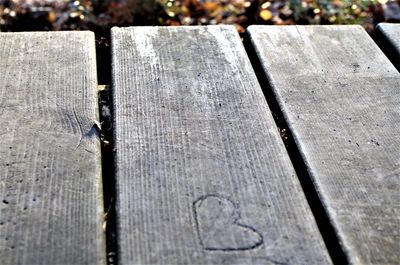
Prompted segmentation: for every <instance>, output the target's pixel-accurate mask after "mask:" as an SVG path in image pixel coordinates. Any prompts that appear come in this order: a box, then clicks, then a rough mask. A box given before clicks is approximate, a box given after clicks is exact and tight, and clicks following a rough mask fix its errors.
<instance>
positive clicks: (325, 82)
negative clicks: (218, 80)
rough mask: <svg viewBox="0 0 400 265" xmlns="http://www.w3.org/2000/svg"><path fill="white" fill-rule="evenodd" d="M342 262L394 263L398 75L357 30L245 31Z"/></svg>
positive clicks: (399, 225) (399, 246) (399, 200)
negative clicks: (333, 234) (334, 234)
mask: <svg viewBox="0 0 400 265" xmlns="http://www.w3.org/2000/svg"><path fill="white" fill-rule="evenodd" d="M249 33H250V36H251V41H252V43H253V44H254V47H255V50H256V52H257V53H258V55H259V57H260V58H261V61H262V65H263V68H264V71H265V72H266V75H267V77H268V79H269V82H270V85H271V87H272V90H273V92H274V93H275V95H276V97H277V100H278V103H279V105H280V107H281V109H282V111H283V114H284V116H285V118H286V120H287V121H288V123H289V128H290V130H291V131H292V133H293V135H294V138H295V139H294V140H295V141H296V143H297V145H298V147H299V149H300V152H301V154H302V156H303V158H304V159H305V161H306V165H307V167H308V170H309V173H310V175H311V177H312V179H313V181H314V183H315V187H316V189H317V191H318V192H319V195H320V198H321V199H322V201H323V204H324V205H325V206H326V210H327V212H328V214H329V216H330V218H331V220H332V223H333V225H334V227H335V228H336V230H337V233H338V235H339V238H340V240H341V244H342V245H343V248H344V251H345V252H346V255H347V256H348V258H349V260H350V262H351V263H352V264H398V262H399V260H400V241H399V233H400V193H399V189H400V178H399V175H400V157H399V151H400V138H399V135H400V109H399V104H400V90H399V87H400V76H399V73H398V72H397V71H396V69H395V68H394V67H393V65H392V64H391V63H390V62H389V60H388V59H387V58H386V57H385V56H384V54H383V53H382V52H381V51H380V50H379V48H378V47H377V46H376V45H375V44H374V43H373V41H372V40H371V39H370V37H369V36H368V35H367V33H366V32H365V31H364V30H363V29H362V27H360V26H330V27H324V26H309V27H307V26H298V27H296V26H290V27H275V26H274V27H263V26H251V27H250V28H249Z"/></svg>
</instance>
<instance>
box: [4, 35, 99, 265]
mask: <svg viewBox="0 0 400 265" xmlns="http://www.w3.org/2000/svg"><path fill="white" fill-rule="evenodd" d="M0 58H1V63H0V104H1V108H0V128H1V132H0V135H1V137H0V168H1V170H0V200H1V202H0V263H1V264H5V265H8V264H105V247H104V246H105V238H104V235H103V232H102V220H103V213H104V211H103V200H102V185H101V181H102V180H101V159H100V143H99V139H98V138H97V136H96V132H95V130H94V129H92V126H93V124H94V121H95V120H97V119H98V113H97V110H98V105H97V81H96V62H95V58H96V57H95V50H94V34H93V33H89V32H74V33H72V32H62V33H0Z"/></svg>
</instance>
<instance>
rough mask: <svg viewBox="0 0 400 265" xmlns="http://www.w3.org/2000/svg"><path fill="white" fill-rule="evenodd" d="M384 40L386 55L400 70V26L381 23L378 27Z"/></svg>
mask: <svg viewBox="0 0 400 265" xmlns="http://www.w3.org/2000/svg"><path fill="white" fill-rule="evenodd" d="M377 30H378V32H379V33H380V37H382V38H383V39H382V40H381V41H382V42H383V48H384V49H385V53H386V55H388V57H389V59H390V60H391V61H392V62H393V64H394V65H395V66H396V67H397V69H398V70H400V24H393V23H380V24H379V25H378V27H377Z"/></svg>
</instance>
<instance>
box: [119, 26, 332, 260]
mask: <svg viewBox="0 0 400 265" xmlns="http://www.w3.org/2000/svg"><path fill="white" fill-rule="evenodd" d="M112 47H113V49H112V56H113V80H114V84H113V88H114V89H113V93H114V110H115V116H114V119H115V123H114V125H115V126H114V128H115V147H116V178H117V213H118V220H117V221H118V235H119V243H120V245H119V246H120V249H119V258H120V261H121V263H122V264H329V263H330V259H329V257H328V254H327V251H326V249H325V247H324V243H323V241H322V239H321V236H320V234H319V231H318V229H317V226H316V224H315V221H314V218H313V216H312V214H311V211H310V209H309V207H308V205H307V202H306V200H305V197H304V194H303V192H302V189H301V187H300V184H299V181H298V179H297V177H296V175H295V172H294V170H293V168H292V165H291V163H290V160H289V158H288V155H287V153H286V150H285V147H284V146H283V143H282V141H281V139H280V136H279V134H278V130H277V128H276V125H275V124H274V121H273V118H272V115H271V113H270V112H269V109H268V106H267V103H266V101H265V99H264V96H263V94H262V91H261V89H260V86H259V84H258V82H257V79H256V76H255V74H254V72H253V70H252V67H251V64H250V61H249V60H248V58H247V55H246V53H245V50H244V47H243V45H242V43H241V41H240V38H239V36H238V34H237V32H236V31H235V29H234V27H231V26H210V27H181V28H156V27H153V28H152V27H133V28H114V29H113V30H112Z"/></svg>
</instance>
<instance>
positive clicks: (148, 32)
mask: <svg viewBox="0 0 400 265" xmlns="http://www.w3.org/2000/svg"><path fill="white" fill-rule="evenodd" d="M398 29H399V27H398V25H392V24H386V23H384V24H381V25H380V26H379V27H378V30H379V32H380V34H382V35H381V36H383V37H384V38H383V40H386V42H387V43H389V44H390V43H391V44H390V45H388V46H385V45H381V46H380V47H381V48H382V49H383V50H384V51H385V53H386V54H387V56H389V57H390V59H391V60H392V63H393V64H395V65H396V57H395V56H396V54H397V56H399V50H400V48H399V37H400V35H399V31H398ZM244 39H245V41H247V42H248V44H249V45H247V43H246V49H247V50H246V49H245V48H244V47H243V44H242V40H241V39H240V37H239V35H238V34H237V32H236V30H235V28H234V27H233V26H207V27H199V26H198V27H129V28H113V29H112V32H111V44H112V47H111V55H112V65H109V66H107V65H101V66H98V65H96V54H95V52H96V51H95V41H94V34H93V33H90V32H57V33H55V32H53V33H44V32H42V33H40V32H35V33H0V128H1V131H0V200H1V202H0V264H1V265H2V264H5V265H11V264H23V265H25V264H28V265H31V264H52V265H53V264H57V265H58V264H71V265H77V264H103V265H105V264H106V263H107V261H106V255H108V257H113V258H115V257H116V258H118V260H119V263H118V264H120V265H125V264H127V265H130V264H307V265H308V264H332V263H334V264H345V263H346V262H348V263H350V264H357V265H358V264H399V261H400V192H399V191H400V156H399V154H400V137H399V135H400V108H399V106H400V90H399V88H400V74H399V72H398V71H397V70H396V68H395V66H393V64H392V63H391V62H390V61H389V60H388V58H386V57H385V55H384V53H383V52H382V51H381V50H380V49H379V48H378V46H377V45H376V44H375V43H374V42H373V41H372V39H371V38H370V37H369V36H368V35H367V33H366V32H365V31H364V30H363V29H362V28H361V27H359V26H297V27H296V26H285V27H276V26H251V27H250V28H249V30H248V33H247V35H245V36H244ZM387 47H389V48H390V50H387ZM393 55H394V56H393ZM249 57H250V58H249ZM399 57H400V56H399ZM399 57H397V59H399ZM253 66H254V69H255V70H254V69H253ZM96 67H101V68H102V69H103V68H109V69H110V72H111V73H112V77H113V83H112V84H111V92H112V96H113V98H112V106H110V105H107V104H103V103H104V102H105V101H107V100H105V101H104V98H103V101H102V103H101V107H102V108H101V109H102V113H101V115H103V117H102V120H103V121H105V124H104V125H105V126H104V127H105V128H113V129H110V130H109V131H107V135H108V134H109V133H110V132H111V131H112V130H113V136H114V141H113V143H111V144H109V143H107V142H106V141H103V147H104V148H103V149H101V146H100V139H99V134H100V133H99V128H98V127H99V123H98V120H99V113H98V112H99V102H98V87H97V76H96ZM397 67H399V66H398V65H397ZM255 71H256V72H255ZM100 80H103V79H100ZM106 85H107V84H106ZM263 90H264V91H263ZM107 91H108V90H107ZM263 92H264V93H263ZM107 93H108V92H107ZM107 95H108V94H107ZM267 102H268V103H267ZM268 104H269V105H270V107H269V106H268ZM110 120H112V122H110ZM111 123H113V124H111ZM277 125H278V126H280V128H278V127H277ZM100 127H101V126H100ZM285 130H286V131H285ZM104 134H105V132H104V131H103V137H104ZM107 137H108V136H107ZM285 139H289V140H286V141H285ZM106 140H109V139H108V138H107V139H106ZM285 144H286V148H285ZM102 152H103V153H102ZM113 158H114V159H115V161H114V162H115V163H113V161H112V160H113ZM102 159H103V161H102ZM102 165H103V169H105V171H104V173H103V174H104V176H102V172H101V171H102ZM114 166H115V168H114ZM108 167H109V168H108ZM296 172H297V174H296ZM103 178H104V181H105V182H104V183H105V185H104V186H105V187H104V192H103V186H102V183H103ZM114 178H115V179H114ZM114 180H115V183H114ZM300 180H301V182H300ZM304 192H306V193H307V194H305V193H304ZM103 193H104V197H105V198H106V199H105V200H106V201H107V202H106V205H108V204H110V208H109V209H106V213H105V212H104V209H103V208H104V207H103V203H104V198H103ZM305 195H306V196H305ZM108 200H110V201H108ZM115 201H116V216H114V211H113V208H112V207H113V205H114V204H115ZM107 208H108V206H107ZM105 216H108V219H107V222H105ZM114 223H115V224H116V227H114ZM317 224H318V226H317ZM105 227H107V228H108V230H107V236H108V237H107V242H108V243H107V244H108V245H107V246H108V248H107V249H106V247H105V246H106V236H105V231H104V228H105ZM115 233H117V235H118V237H117V238H114V237H113V236H114V235H115ZM327 249H328V250H329V253H328V250H327ZM110 251H115V253H109V252H110ZM336 254H338V255H336ZM331 257H332V259H331ZM108 264H109V265H114V263H113V262H110V260H109V261H108Z"/></svg>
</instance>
